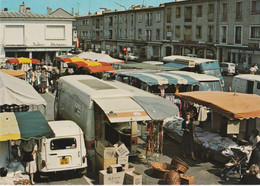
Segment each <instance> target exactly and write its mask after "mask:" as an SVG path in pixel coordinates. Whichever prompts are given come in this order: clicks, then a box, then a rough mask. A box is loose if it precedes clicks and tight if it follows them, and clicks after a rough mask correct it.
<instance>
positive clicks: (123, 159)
mask: <svg viewBox="0 0 260 186" xmlns="http://www.w3.org/2000/svg"><path fill="white" fill-rule="evenodd" d="M128 159H129V156H118V157H117V164H127V163H128Z"/></svg>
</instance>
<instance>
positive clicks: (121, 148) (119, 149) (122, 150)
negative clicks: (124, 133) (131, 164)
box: [114, 141, 129, 156]
mask: <svg viewBox="0 0 260 186" xmlns="http://www.w3.org/2000/svg"><path fill="white" fill-rule="evenodd" d="M114 147H116V153H117V155H118V156H126V155H128V154H129V150H128V149H127V147H126V146H125V144H124V143H123V142H121V141H119V142H117V143H116V144H114Z"/></svg>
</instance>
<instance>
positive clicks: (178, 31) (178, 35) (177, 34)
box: [175, 26, 181, 38]
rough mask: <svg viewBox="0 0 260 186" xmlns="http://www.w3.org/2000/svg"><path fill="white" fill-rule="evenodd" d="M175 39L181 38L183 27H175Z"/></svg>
mask: <svg viewBox="0 0 260 186" xmlns="http://www.w3.org/2000/svg"><path fill="white" fill-rule="evenodd" d="M175 37H176V38H180V37H181V27H180V26H175Z"/></svg>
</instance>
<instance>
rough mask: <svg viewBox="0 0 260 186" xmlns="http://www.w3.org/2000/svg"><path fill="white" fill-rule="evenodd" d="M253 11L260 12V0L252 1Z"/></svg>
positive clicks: (253, 12) (254, 12)
mask: <svg viewBox="0 0 260 186" xmlns="http://www.w3.org/2000/svg"><path fill="white" fill-rule="evenodd" d="M251 13H252V14H259V13H260V0H253V1H252V3H251Z"/></svg>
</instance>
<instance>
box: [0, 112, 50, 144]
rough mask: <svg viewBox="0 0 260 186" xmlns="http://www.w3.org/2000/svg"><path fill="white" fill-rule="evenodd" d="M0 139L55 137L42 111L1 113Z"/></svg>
mask: <svg viewBox="0 0 260 186" xmlns="http://www.w3.org/2000/svg"><path fill="white" fill-rule="evenodd" d="M0 129H1V130H0V141H8V140H18V139H25V140H27V139H30V138H42V137H47V138H49V137H54V136H55V134H54V133H53V131H52V129H51V127H50V126H49V124H48V122H47V120H46V119H45V117H44V116H43V115H42V113H41V112H40V111H32V112H4V113H0Z"/></svg>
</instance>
